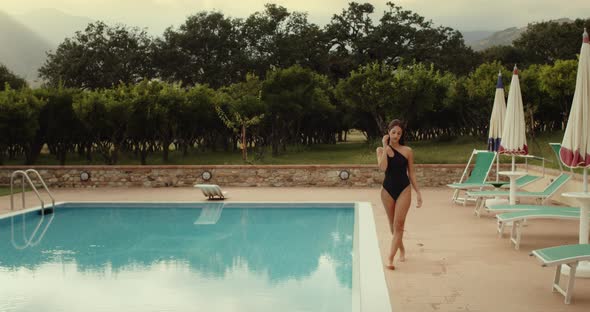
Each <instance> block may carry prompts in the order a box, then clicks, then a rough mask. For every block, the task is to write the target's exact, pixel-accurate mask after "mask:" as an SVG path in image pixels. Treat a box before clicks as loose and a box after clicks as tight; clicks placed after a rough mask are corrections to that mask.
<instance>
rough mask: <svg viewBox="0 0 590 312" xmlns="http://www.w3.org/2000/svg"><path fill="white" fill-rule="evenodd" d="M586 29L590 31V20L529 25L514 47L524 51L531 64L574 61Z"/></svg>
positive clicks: (515, 41)
mask: <svg viewBox="0 0 590 312" xmlns="http://www.w3.org/2000/svg"><path fill="white" fill-rule="evenodd" d="M584 27H586V28H588V29H590V19H585V20H584V19H576V20H575V21H574V22H560V21H548V22H540V23H533V24H529V25H528V26H527V29H526V31H525V32H524V33H522V34H521V35H520V37H519V38H518V39H516V40H514V47H516V48H517V49H520V50H521V51H523V53H524V54H525V60H527V61H528V63H529V64H552V63H553V62H555V61H557V60H572V59H575V58H576V55H577V54H578V53H579V52H580V45H581V44H582V32H583V30H584Z"/></svg>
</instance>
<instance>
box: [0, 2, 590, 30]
mask: <svg viewBox="0 0 590 312" xmlns="http://www.w3.org/2000/svg"><path fill="white" fill-rule="evenodd" d="M268 2H272V3H276V4H279V5H282V6H284V7H286V8H287V9H289V11H304V12H308V14H309V19H310V20H311V21H312V22H314V23H317V24H319V25H324V24H326V23H328V22H329V21H330V18H331V16H332V15H333V14H335V13H340V12H341V11H342V9H344V8H345V7H347V6H348V5H347V3H348V2H349V0H274V1H269V0H0V3H1V4H2V5H1V6H0V10H4V11H5V12H7V13H10V14H21V13H25V12H27V11H30V10H34V9H39V8H54V9H58V10H60V11H63V12H65V13H68V14H71V15H78V16H85V17H90V18H93V19H101V20H106V21H111V22H121V23H124V24H127V25H129V26H140V27H148V29H149V32H150V33H155V34H159V33H161V32H162V31H163V30H164V28H165V27H166V26H170V25H173V26H178V25H179V24H181V23H182V22H183V21H184V20H185V18H186V16H188V15H191V14H193V13H195V12H198V11H203V10H218V11H221V12H223V13H225V14H226V15H229V16H232V17H246V16H248V15H250V14H251V13H253V12H256V11H261V10H262V9H263V8H264V7H263V6H264V3H268ZM357 2H361V3H362V2H370V3H372V4H373V5H375V7H376V12H379V13H380V12H382V11H383V10H384V8H385V3H386V0H383V1H375V0H370V1H357ZM393 2H395V3H396V4H398V5H401V6H402V7H403V8H404V9H409V10H412V11H414V12H416V13H418V14H420V15H422V16H424V17H426V18H427V19H431V20H433V21H434V22H435V23H436V24H437V25H445V26H450V27H453V28H456V29H459V30H464V31H465V30H502V29H505V28H508V27H512V26H518V27H521V26H525V25H526V24H527V23H528V22H531V21H546V20H550V19H556V18H562V17H569V18H572V19H575V18H589V17H590V2H589V1H588V0H398V1H393ZM379 13H378V14H375V15H376V16H375V17H374V20H377V19H378V16H377V15H380V14H379Z"/></svg>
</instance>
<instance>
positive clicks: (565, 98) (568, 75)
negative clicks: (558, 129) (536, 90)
mask: <svg viewBox="0 0 590 312" xmlns="http://www.w3.org/2000/svg"><path fill="white" fill-rule="evenodd" d="M577 69H578V62H577V61H576V60H557V61H555V64H553V66H543V67H542V68H541V71H540V73H539V80H540V83H539V86H540V89H541V91H543V92H546V93H547V94H549V96H550V97H551V98H552V99H554V100H556V102H557V105H558V106H557V107H559V112H561V116H562V118H563V119H562V123H563V125H565V124H566V123H567V120H568V116H569V108H570V106H571V104H572V100H573V97H574V92H575V90H576V74H577Z"/></svg>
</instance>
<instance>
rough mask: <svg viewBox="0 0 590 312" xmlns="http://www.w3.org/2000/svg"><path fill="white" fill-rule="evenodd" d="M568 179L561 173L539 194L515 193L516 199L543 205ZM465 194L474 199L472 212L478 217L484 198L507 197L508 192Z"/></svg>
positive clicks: (473, 192)
mask: <svg viewBox="0 0 590 312" xmlns="http://www.w3.org/2000/svg"><path fill="white" fill-rule="evenodd" d="M570 178H571V175H569V174H565V173H562V174H560V175H559V176H558V177H557V178H555V179H554V180H553V181H552V182H551V183H550V184H549V185H547V187H545V189H544V190H543V191H540V192H525V191H521V192H516V197H518V198H523V197H528V198H536V199H538V200H540V201H541V203H543V202H544V201H546V200H547V199H548V198H550V197H551V196H553V194H555V192H557V190H559V188H561V187H562V186H563V185H564V184H565V183H566V182H567V181H568V180H569V179H570ZM467 194H468V195H469V196H472V197H474V198H476V202H475V211H474V212H475V214H476V215H477V216H479V215H480V212H481V210H482V209H483V208H484V207H483V206H485V198H490V197H509V196H510V191H468V192H467Z"/></svg>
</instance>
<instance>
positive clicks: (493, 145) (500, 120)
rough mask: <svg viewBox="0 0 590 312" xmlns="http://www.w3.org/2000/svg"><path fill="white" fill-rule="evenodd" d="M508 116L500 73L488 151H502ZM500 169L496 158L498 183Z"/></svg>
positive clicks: (491, 119) (491, 120) (500, 73)
mask: <svg viewBox="0 0 590 312" xmlns="http://www.w3.org/2000/svg"><path fill="white" fill-rule="evenodd" d="M505 116H506V99H505V98H504V83H503V82H502V72H501V71H500V72H499V73H498V82H497V83H496V95H495V96H494V106H493V107H492V115H491V117H490V130H489V132H488V150H489V151H492V152H497V151H498V150H499V149H500V142H501V140H502V130H503V127H504V118H505ZM499 169H500V157H496V181H498V171H499Z"/></svg>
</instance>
